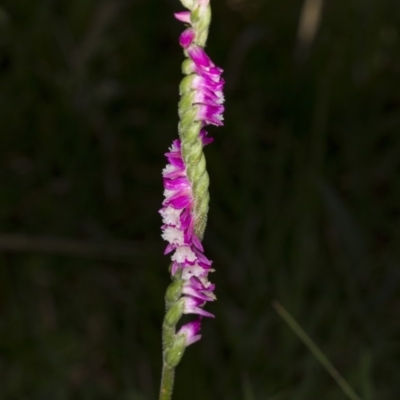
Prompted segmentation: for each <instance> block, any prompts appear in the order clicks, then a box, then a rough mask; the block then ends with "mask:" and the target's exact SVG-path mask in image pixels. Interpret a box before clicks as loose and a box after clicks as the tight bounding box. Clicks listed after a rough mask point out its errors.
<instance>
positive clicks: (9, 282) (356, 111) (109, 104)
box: [0, 0, 400, 400]
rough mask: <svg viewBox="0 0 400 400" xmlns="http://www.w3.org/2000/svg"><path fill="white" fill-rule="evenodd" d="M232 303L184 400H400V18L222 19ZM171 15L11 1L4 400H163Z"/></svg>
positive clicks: (311, 6)
mask: <svg viewBox="0 0 400 400" xmlns="http://www.w3.org/2000/svg"><path fill="white" fill-rule="evenodd" d="M211 3H212V7H213V21H212V27H211V31H210V36H209V44H208V52H209V54H210V55H211V57H212V58H213V60H214V61H215V62H216V63H217V64H218V65H220V66H222V67H223V68H224V70H225V73H224V77H225V79H226V82H227V83H226V114H225V121H226V123H225V126H224V127H223V128H220V129H213V128H211V129H210V133H211V135H213V136H214V137H215V142H214V143H213V144H212V145H211V146H208V147H207V148H206V149H205V152H206V157H207V161H208V170H209V174H210V177H211V186H210V192H211V209H210V215H209V224H208V228H207V232H206V236H205V248H206V252H207V255H208V256H209V257H210V258H211V259H213V260H214V266H215V269H216V273H214V274H213V275H212V276H211V280H213V281H214V282H215V283H216V284H217V291H216V293H217V296H218V301H217V302H215V303H213V304H210V305H208V310H210V311H211V312H213V313H215V314H216V316H217V318H216V319H215V320H212V321H211V320H207V321H205V322H204V324H203V326H204V327H203V335H204V336H203V340H202V341H201V342H199V343H198V344H196V345H193V346H192V347H190V348H189V349H188V350H187V352H186V354H185V357H184V359H183V361H182V363H181V364H180V365H179V367H178V371H177V378H176V390H175V397H174V399H175V400H184V399H185V400H186V399H193V400H204V399H226V400H236V399H241V400H242V399H243V400H304V399H307V400H314V399H324V400H341V399H345V395H344V394H343V393H342V392H341V391H340V388H339V387H338V386H337V384H336V383H335V382H334V381H333V379H332V378H331V377H330V376H329V375H328V374H327V373H326V371H325V370H323V368H322V367H321V365H320V364H319V363H318V361H317V360H316V359H315V358H314V357H313V355H312V354H311V353H310V352H309V351H308V350H307V348H306V347H305V346H304V345H303V343H302V342H301V341H300V340H299V339H298V338H297V337H296V335H295V334H294V333H293V331H292V330H291V329H290V328H289V327H288V326H287V325H286V323H285V322H284V321H283V320H282V319H281V318H280V317H279V315H278V314H277V313H276V312H275V311H274V309H273V308H272V306H271V302H272V301H273V300H278V301H279V302H281V303H282V304H283V305H284V306H285V307H286V308H287V310H288V311H289V312H290V313H291V314H292V315H293V316H294V318H295V319H296V320H297V321H298V323H299V324H300V325H301V326H302V327H303V328H304V329H305V330H306V331H307V332H308V333H309V334H310V336H311V337H312V338H313V339H314V340H315V342H316V343H317V344H318V345H319V346H320V347H321V349H322V350H323V351H324V353H325V354H326V356H327V357H328V358H329V359H330V360H331V361H332V363H333V364H334V365H335V366H336V367H337V368H338V370H339V371H340V372H341V373H342V374H343V375H344V377H345V378H346V379H347V380H348V381H349V383H350V385H351V386H352V387H353V388H354V389H355V390H356V391H357V392H358V393H359V394H360V396H361V397H362V398H363V399H364V400H395V399H398V398H399V396H400V320H399V313H400V289H399V284H400V268H399V263H400V225H399V223H400V135H399V133H400V81H399V77H400V37H399V30H398V27H399V26H400V25H399V24H400V2H399V1H398V0H346V1H333V0H280V1H272V0H212V1H211ZM182 9H183V8H182V6H181V5H180V3H179V2H178V1H177V0H160V1H156V0H112V1H111V0H84V1H82V0H68V1H67V0H64V1H56V0H40V1H34V0H18V1H17V0H3V1H2V2H1V10H0V131H1V146H0V165H1V167H0V188H1V191H0V226H1V234H0V398H1V399H5V400H14V399H15V400H25V399H26V400H47V399H49V400H50V399H51V400H70V399H82V400H91V399H93V400H94V399H96V400H98V399H100V400H101V399H104V400H106V399H110V400H111V399H112V400H116V399H120V400H150V399H155V398H156V397H157V392H158V385H159V379H160V370H161V339H160V336H161V332H160V330H161V323H162V318H163V312H164V303H163V296H164V292H165V289H166V287H167V285H168V283H169V275H168V257H164V256H163V255H162V253H163V249H164V246H165V244H164V243H163V242H162V240H161V237H160V225H161V220H160V216H159V214H158V209H159V208H160V204H161V201H162V198H163V197H162V191H163V188H162V180H161V169H162V168H163V167H164V165H165V162H166V161H165V158H164V155H163V154H164V153H165V151H166V150H167V148H168V146H169V145H170V143H171V141H172V140H173V139H174V138H176V136H177V121H178V118H177V102H178V84H179V81H180V79H181V76H182V75H181V72H180V65H181V62H182V60H183V54H182V51H181V48H180V47H179V45H178V37H179V34H180V32H181V31H182V29H183V27H182V24H181V23H180V22H178V21H176V20H174V18H173V12H176V11H180V10H182Z"/></svg>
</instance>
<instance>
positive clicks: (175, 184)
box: [164, 177, 190, 190]
mask: <svg viewBox="0 0 400 400" xmlns="http://www.w3.org/2000/svg"><path fill="white" fill-rule="evenodd" d="M164 187H165V189H168V190H181V189H185V188H188V189H190V184H189V182H188V180H187V179H186V177H181V178H175V179H164Z"/></svg>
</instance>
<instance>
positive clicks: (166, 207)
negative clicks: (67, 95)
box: [160, 0, 224, 400]
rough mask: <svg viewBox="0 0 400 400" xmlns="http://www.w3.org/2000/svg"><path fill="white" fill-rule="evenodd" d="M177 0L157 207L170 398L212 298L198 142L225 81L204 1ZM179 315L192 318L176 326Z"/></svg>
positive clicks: (219, 109) (204, 137)
mask: <svg viewBox="0 0 400 400" xmlns="http://www.w3.org/2000/svg"><path fill="white" fill-rule="evenodd" d="M181 2H182V4H183V5H184V6H185V7H186V8H187V9H188V10H189V11H182V12H178V13H176V14H175V18H176V19H177V20H178V21H181V22H183V23H184V24H185V25H186V27H185V30H184V31H183V32H182V34H181V35H180V38H179V43H180V45H181V47H182V48H183V51H184V54H185V57H186V58H185V61H184V62H183V65H182V71H183V73H184V75H185V77H184V78H183V79H182V82H181V84H180V87H179V91H180V95H181V98H180V101H179V109H178V114H179V117H180V120H179V125H178V130H179V139H175V140H174V141H173V142H172V145H171V147H170V149H169V151H168V152H167V153H166V154H165V155H166V157H167V160H168V163H167V166H166V167H165V168H164V170H163V182H164V201H163V203H162V208H161V209H160V214H161V217H162V222H163V225H162V238H163V239H164V240H166V241H167V242H168V244H167V247H166V249H165V254H170V255H171V268H170V272H171V275H172V279H173V282H172V284H171V285H170V286H169V288H168V290H167V294H166V304H167V312H166V316H165V319H164V326H163V341H164V353H163V360H164V366H163V379H162V383H161V393H160V400H161V399H163V400H164V399H169V398H170V397H168V387H169V386H168V381H169V379H170V378H168V377H170V376H171V374H170V373H169V372H168V371H171V370H172V371H173V369H174V368H175V367H176V365H177V364H178V363H179V361H180V359H181V357H182V355H183V352H184V350H185V348H186V347H187V346H189V345H190V344H192V343H195V342H196V341H198V340H199V339H200V338H201V335H200V330H201V321H202V318H204V317H214V315H213V314H211V313H209V312H208V311H205V310H204V306H205V304H206V303H207V302H209V301H214V300H215V299H216V297H215V295H214V289H215V285H213V284H212V283H210V282H209V280H208V274H209V273H210V272H212V271H213V270H212V268H211V265H212V261H211V260H209V259H208V258H207V257H206V256H205V255H204V248H203V245H202V243H201V241H202V239H203V235H204V230H205V227H206V222H207V214H208V203H209V193H208V185H209V178H208V173H207V170H206V163H205V156H204V153H203V147H204V146H205V145H207V144H209V143H211V142H212V141H213V139H212V138H210V137H209V136H208V134H207V131H206V130H205V128H206V127H207V125H210V124H212V125H217V126H220V125H223V112H224V106H223V102H224V96H223V87H224V80H223V79H222V77H221V74H222V69H221V68H219V67H217V66H216V65H215V64H214V63H213V61H212V60H211V58H210V57H209V56H208V54H207V53H206V52H205V50H204V47H205V44H206V41H207V36H208V28H209V25H210V21H211V11H210V4H209V0H181ZM183 314H194V315H196V318H195V319H194V320H192V321H190V322H188V323H186V324H185V325H183V326H181V327H180V328H179V329H178V330H177V329H176V325H177V323H178V321H179V320H180V318H181V316H182V315H183ZM172 376H173V374H172ZM171 390H172V389H171ZM165 393H167V394H165ZM163 396H164V397H163Z"/></svg>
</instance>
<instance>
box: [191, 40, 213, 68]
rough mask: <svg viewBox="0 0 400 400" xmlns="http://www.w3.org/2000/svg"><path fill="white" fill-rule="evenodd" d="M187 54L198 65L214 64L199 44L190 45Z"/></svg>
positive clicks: (208, 65) (207, 65) (206, 66)
mask: <svg viewBox="0 0 400 400" xmlns="http://www.w3.org/2000/svg"><path fill="white" fill-rule="evenodd" d="M188 54H189V57H190V58H191V59H192V60H193V62H194V63H195V64H196V65H198V66H199V67H205V68H209V67H212V66H214V64H213V63H212V61H211V59H210V57H208V55H207V53H206V52H205V51H204V49H202V48H201V47H200V46H196V45H194V46H191V47H190V48H189V49H188Z"/></svg>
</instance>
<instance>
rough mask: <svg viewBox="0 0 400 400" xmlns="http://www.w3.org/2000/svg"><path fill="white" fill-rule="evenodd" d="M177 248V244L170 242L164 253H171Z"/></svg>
mask: <svg viewBox="0 0 400 400" xmlns="http://www.w3.org/2000/svg"><path fill="white" fill-rule="evenodd" d="M175 249H176V244H173V243H169V244H168V246H167V247H166V248H165V250H164V255H166V254H168V253H171V251H174V250H175Z"/></svg>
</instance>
